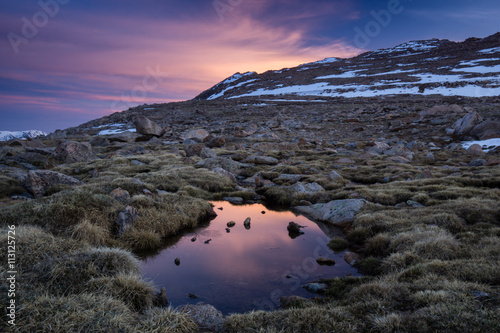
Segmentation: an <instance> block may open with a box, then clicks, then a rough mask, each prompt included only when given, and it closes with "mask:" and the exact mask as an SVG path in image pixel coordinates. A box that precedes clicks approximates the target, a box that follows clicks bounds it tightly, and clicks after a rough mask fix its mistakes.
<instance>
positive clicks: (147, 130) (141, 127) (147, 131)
mask: <svg viewBox="0 0 500 333" xmlns="http://www.w3.org/2000/svg"><path fill="white" fill-rule="evenodd" d="M134 125H135V129H136V131H137V133H139V134H142V135H153V136H158V137H160V136H162V135H163V133H164V131H163V128H161V126H160V125H158V124H157V123H155V122H154V121H151V120H149V119H148V118H146V117H144V116H137V117H135V119H134Z"/></svg>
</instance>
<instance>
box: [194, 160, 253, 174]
mask: <svg viewBox="0 0 500 333" xmlns="http://www.w3.org/2000/svg"><path fill="white" fill-rule="evenodd" d="M197 166H199V167H202V168H206V169H209V170H214V169H216V168H221V169H224V170H226V171H229V172H231V173H233V174H237V173H238V172H239V171H240V170H241V169H242V168H244V167H245V165H244V164H242V163H240V162H237V161H233V160H232V159H231V158H228V157H216V158H207V159H206V160H203V161H200V162H198V164H197Z"/></svg>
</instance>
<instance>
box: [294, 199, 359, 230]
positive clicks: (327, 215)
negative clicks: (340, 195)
mask: <svg viewBox="0 0 500 333" xmlns="http://www.w3.org/2000/svg"><path fill="white" fill-rule="evenodd" d="M365 204H366V201H365V200H362V199H346V200H335V201H330V202H329V203H326V204H316V205H312V206H298V207H295V211H297V212H299V213H301V214H304V215H305V216H307V217H309V218H311V219H313V220H317V221H320V222H327V223H330V224H333V225H334V226H337V227H341V228H342V227H345V226H347V225H349V224H350V223H351V222H352V221H353V220H354V216H355V215H356V214H357V213H358V212H359V211H360V210H361V209H362V208H363V207H364V206H365Z"/></svg>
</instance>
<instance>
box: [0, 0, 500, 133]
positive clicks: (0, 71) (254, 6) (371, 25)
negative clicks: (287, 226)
mask: <svg viewBox="0 0 500 333" xmlns="http://www.w3.org/2000/svg"><path fill="white" fill-rule="evenodd" d="M498 17H500V1H498V0H476V1H470V0H439V1H436V0H349V1H340V0H309V1H303V0H143V1H137V0H135V1H133V0H85V1H84V0H39V1H38V0H16V1H2V2H1V3H0V131H2V130H9V131H19V130H28V129H38V130H43V131H46V132H52V131H54V130H56V129H64V128H68V127H72V126H77V125H79V124H81V123H84V122H86V121H89V120H92V119H96V118H99V117H102V116H105V115H108V114H111V113H113V112H117V111H123V110H126V109H128V108H129V107H134V106H137V105H140V104H144V103H147V104H152V103H167V102H173V101H183V100H189V99H192V98H194V97H195V96H196V95H198V94H199V93H201V92H202V91H204V90H206V89H208V88H210V87H212V86H213V85H215V84H217V83H218V82H220V81H222V80H224V79H225V78H227V77H228V76H230V75H232V74H234V73H236V72H241V73H244V72H247V71H255V72H259V73H261V72H265V71H267V70H278V69H281V68H285V67H294V66H297V65H300V64H303V63H307V62H312V61H317V60H321V59H324V58H327V57H351V56H355V55H357V54H360V53H362V52H364V51H367V50H375V49H379V48H387V47H392V46H395V45H398V44H401V43H404V42H407V41H410V40H421V39H430V38H440V39H449V40H453V41H462V40H465V39H466V38H468V37H486V36H489V35H492V34H494V33H496V32H499V31H500V20H499V19H498ZM370 29H371V30H370Z"/></svg>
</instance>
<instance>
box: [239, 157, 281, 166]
mask: <svg viewBox="0 0 500 333" xmlns="http://www.w3.org/2000/svg"><path fill="white" fill-rule="evenodd" d="M243 162H244V163H254V164H263V165H276V164H278V163H279V161H278V160H277V159H276V158H274V157H270V156H261V155H251V156H248V157H247V158H246V159H245V160H244V161H243Z"/></svg>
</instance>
